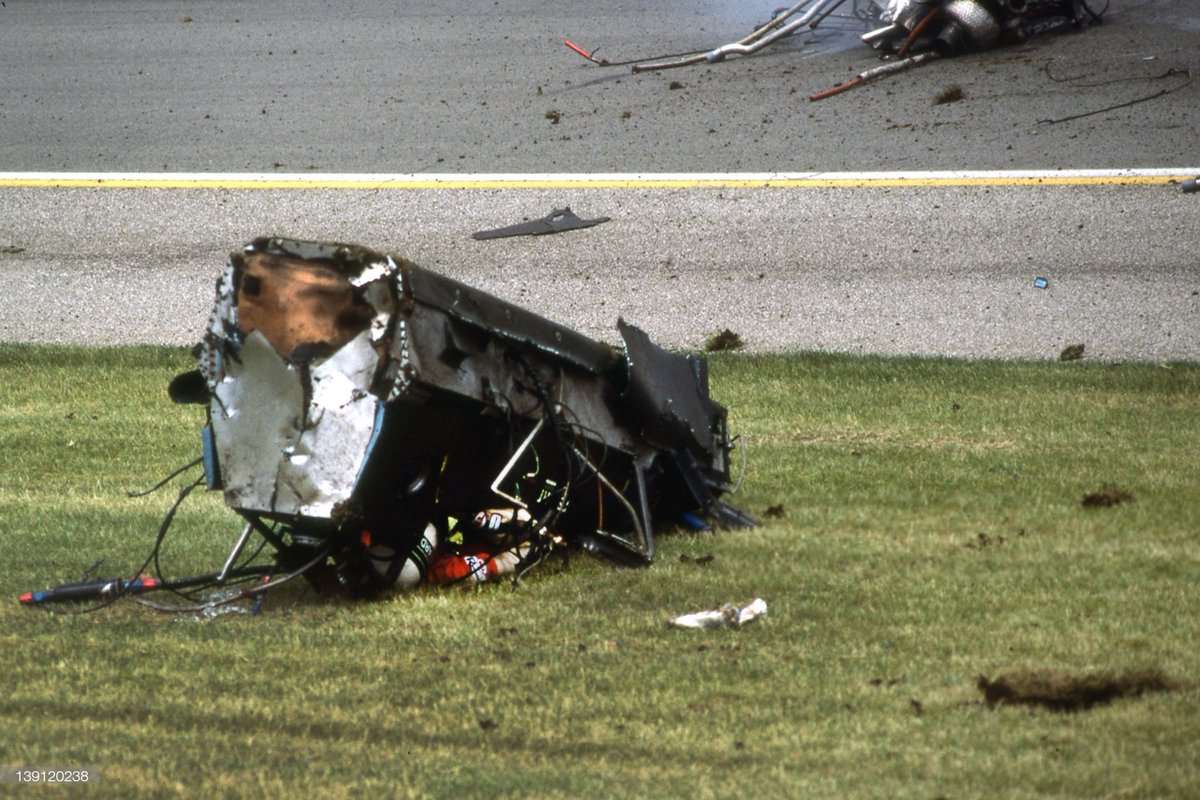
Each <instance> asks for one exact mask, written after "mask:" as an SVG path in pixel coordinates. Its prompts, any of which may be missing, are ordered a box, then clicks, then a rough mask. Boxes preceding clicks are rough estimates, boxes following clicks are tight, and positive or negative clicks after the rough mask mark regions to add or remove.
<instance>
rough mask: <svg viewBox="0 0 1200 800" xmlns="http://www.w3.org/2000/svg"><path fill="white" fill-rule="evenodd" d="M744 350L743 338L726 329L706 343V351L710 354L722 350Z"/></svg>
mask: <svg viewBox="0 0 1200 800" xmlns="http://www.w3.org/2000/svg"><path fill="white" fill-rule="evenodd" d="M741 348H742V337H741V336H738V335H737V334H736V333H734V332H733V331H731V330H729V328H726V329H725V330H723V331H721V332H720V333H718V334H716V335H715V336H711V337H709V339H708V341H707V342H705V343H704V349H705V350H706V351H708V352H709V353H716V352H719V351H721V350H740V349H741Z"/></svg>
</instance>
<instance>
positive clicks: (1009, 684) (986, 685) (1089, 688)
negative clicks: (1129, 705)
mask: <svg viewBox="0 0 1200 800" xmlns="http://www.w3.org/2000/svg"><path fill="white" fill-rule="evenodd" d="M976 686H978V688H979V691H981V692H983V699H984V702H985V703H987V707H988V708H995V707H996V706H1000V705H1024V706H1036V707H1040V708H1046V709H1049V710H1050V711H1060V712H1069V711H1083V710H1086V709H1089V708H1092V707H1093V706H1097V705H1103V704H1105V703H1110V702H1112V701H1113V700H1118V699H1121V698H1126V697H1141V696H1142V695H1144V694H1148V693H1149V692H1170V691H1175V690H1177V689H1178V688H1179V686H1178V685H1177V684H1176V683H1175V682H1174V681H1172V680H1170V679H1169V678H1167V677H1166V676H1165V675H1163V673H1162V672H1160V671H1159V670H1157V669H1146V670H1135V671H1133V672H1125V673H1119V674H1111V673H1105V672H1100V673H1094V674H1090V675H1072V674H1071V673H1068V672H1062V671H1059V670H1051V669H1033V670H1024V671H1019V672H1012V673H1006V674H1004V675H1000V676H998V677H997V678H996V679H995V680H989V679H988V678H986V677H984V676H983V675H980V676H979V679H978V681H977V682H976Z"/></svg>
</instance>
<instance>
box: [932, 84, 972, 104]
mask: <svg viewBox="0 0 1200 800" xmlns="http://www.w3.org/2000/svg"><path fill="white" fill-rule="evenodd" d="M964 97H966V95H965V94H963V90H962V87H961V86H959V85H958V84H957V83H952V84H950V85H949V86H947V87H946V88H945V89H942V90H941V91H940V92H938V93H937V94H936V95H934V97H933V104H934V105H935V106H940V105H945V104H946V103H957V102H958V101H959V100H962V99H963V98H964Z"/></svg>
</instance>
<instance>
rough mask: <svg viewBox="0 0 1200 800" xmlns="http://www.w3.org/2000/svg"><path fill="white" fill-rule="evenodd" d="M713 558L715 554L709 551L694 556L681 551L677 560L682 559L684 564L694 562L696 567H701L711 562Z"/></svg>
mask: <svg viewBox="0 0 1200 800" xmlns="http://www.w3.org/2000/svg"><path fill="white" fill-rule="evenodd" d="M715 558H716V556H714V555H713V554H712V553H709V554H708V555H703V556H695V557H693V556H689V555H688V554H687V553H683V554H681V555H680V556H679V560H680V561H682V562H683V563H684V564H695V565H696V566H698V567H703V566H705V565H707V564H711V563H712V562H713V559H715Z"/></svg>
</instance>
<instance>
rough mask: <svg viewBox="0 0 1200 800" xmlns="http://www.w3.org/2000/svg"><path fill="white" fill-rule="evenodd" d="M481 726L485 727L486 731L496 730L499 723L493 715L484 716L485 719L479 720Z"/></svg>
mask: <svg viewBox="0 0 1200 800" xmlns="http://www.w3.org/2000/svg"><path fill="white" fill-rule="evenodd" d="M479 727H480V728H483V729H484V730H485V731H494V730H495V729H496V728H497V727H499V725H498V724H497V722H496V720H494V719H492V718H491V717H484V718H483V719H481V720H479Z"/></svg>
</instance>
